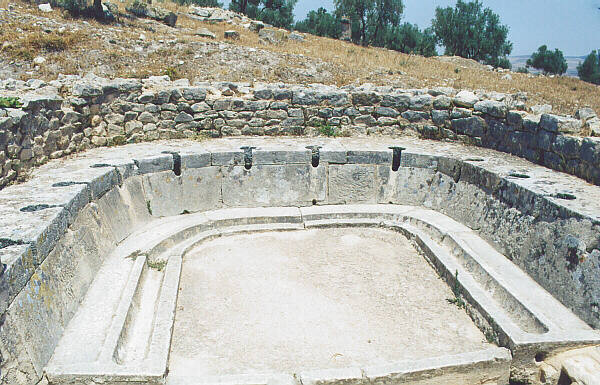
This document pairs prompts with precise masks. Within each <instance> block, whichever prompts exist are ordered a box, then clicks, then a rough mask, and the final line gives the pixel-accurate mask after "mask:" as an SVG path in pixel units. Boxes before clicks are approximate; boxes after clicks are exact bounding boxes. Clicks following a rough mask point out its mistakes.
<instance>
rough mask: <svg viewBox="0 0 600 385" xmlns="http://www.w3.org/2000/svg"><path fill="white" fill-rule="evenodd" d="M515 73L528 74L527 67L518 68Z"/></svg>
mask: <svg viewBox="0 0 600 385" xmlns="http://www.w3.org/2000/svg"><path fill="white" fill-rule="evenodd" d="M517 72H518V73H520V74H528V73H529V70H528V69H527V67H519V68H517Z"/></svg>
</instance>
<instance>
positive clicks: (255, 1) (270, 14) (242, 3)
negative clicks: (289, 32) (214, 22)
mask: <svg viewBox="0 0 600 385" xmlns="http://www.w3.org/2000/svg"><path fill="white" fill-rule="evenodd" d="M297 2H298V0H232V1H231V3H229V9H230V10H232V11H235V12H240V13H243V14H245V15H248V17H250V18H253V19H257V20H261V21H264V22H265V23H267V24H271V25H274V26H275V27H279V28H288V29H289V28H291V26H292V23H293V22H294V7H295V6H296V3H297Z"/></svg>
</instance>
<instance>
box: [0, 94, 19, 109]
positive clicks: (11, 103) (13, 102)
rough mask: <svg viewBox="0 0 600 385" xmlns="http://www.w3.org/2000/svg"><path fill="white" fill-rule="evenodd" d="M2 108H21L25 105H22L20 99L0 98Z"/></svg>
mask: <svg viewBox="0 0 600 385" xmlns="http://www.w3.org/2000/svg"><path fill="white" fill-rule="evenodd" d="M0 107H1V108H21V107H23V103H21V102H20V101H19V98H15V97H4V96H0Z"/></svg>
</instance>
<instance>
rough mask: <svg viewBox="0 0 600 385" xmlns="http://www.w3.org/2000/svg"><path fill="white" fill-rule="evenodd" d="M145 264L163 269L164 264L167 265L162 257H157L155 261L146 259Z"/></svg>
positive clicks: (156, 268)
mask: <svg viewBox="0 0 600 385" xmlns="http://www.w3.org/2000/svg"><path fill="white" fill-rule="evenodd" d="M146 264H147V265H148V267H149V268H151V269H154V270H158V271H163V269H164V268H165V266H167V261H165V260H164V259H159V260H156V261H151V260H146Z"/></svg>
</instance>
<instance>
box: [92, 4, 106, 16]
mask: <svg viewBox="0 0 600 385" xmlns="http://www.w3.org/2000/svg"><path fill="white" fill-rule="evenodd" d="M94 14H95V15H96V17H98V18H100V17H102V16H104V11H103V10H102V0H94Z"/></svg>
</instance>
